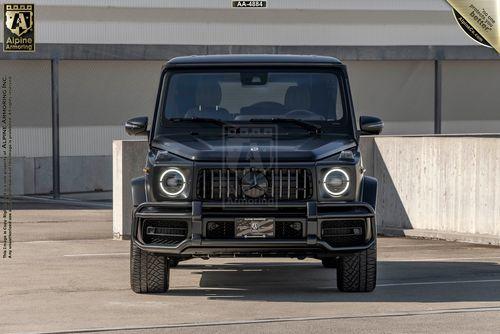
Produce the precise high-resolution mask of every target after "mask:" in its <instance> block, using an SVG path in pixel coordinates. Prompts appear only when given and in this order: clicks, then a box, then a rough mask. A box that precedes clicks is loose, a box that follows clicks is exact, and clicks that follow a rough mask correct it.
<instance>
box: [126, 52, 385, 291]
mask: <svg viewBox="0 0 500 334" xmlns="http://www.w3.org/2000/svg"><path fill="white" fill-rule="evenodd" d="M147 123H148V118H147V117H137V118H134V119H131V120H129V121H128V122H127V124H126V130H127V132H128V133H129V134H133V135H147V136H148V138H149V153H148V155H147V159H146V166H145V168H144V175H143V176H141V177H138V178H135V179H133V180H132V195H133V196H132V197H133V203H134V213H133V222H132V230H131V257H130V278H131V286H132V290H133V291H135V292H138V293H146V292H165V291H167V290H168V287H169V269H170V268H171V267H174V266H176V265H177V264H178V263H179V261H183V260H187V259H190V258H193V257H201V258H204V259H208V258H210V257H215V256H230V257H234V256H256V257H261V256H280V257H294V258H298V259H304V258H306V257H313V258H316V259H319V260H321V261H322V263H323V265H324V266H325V267H326V268H337V286H338V288H339V290H341V291H372V290H373V289H374V288H375V284H376V267H377V252H376V225H375V201H376V192H377V180H376V179H374V178H372V177H369V176H366V175H364V172H365V170H364V168H363V165H362V161H361V156H360V152H359V150H358V144H359V135H360V134H363V133H365V134H378V133H380V131H381V130H382V127H383V123H382V121H381V120H380V119H378V118H376V117H367V116H364V117H360V122H359V123H360V125H359V126H360V130H357V128H356V120H355V116H354V110H353V103H352V98H351V93H350V89H349V81H348V78H347V72H346V66H345V65H343V64H342V63H341V62H340V61H339V60H338V59H335V58H332V57H321V56H294V55H222V56H190V57H178V58H174V59H172V60H170V61H169V62H168V63H167V64H166V65H165V66H164V67H163V70H162V74H161V79H160V85H159V88H158V95H157V99H156V107H155V114H154V118H153V121H152V126H151V130H150V131H148V130H147Z"/></svg>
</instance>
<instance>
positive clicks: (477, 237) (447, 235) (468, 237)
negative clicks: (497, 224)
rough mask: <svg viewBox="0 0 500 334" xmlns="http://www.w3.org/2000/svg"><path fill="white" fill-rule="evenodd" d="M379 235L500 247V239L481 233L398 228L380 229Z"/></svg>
mask: <svg viewBox="0 0 500 334" xmlns="http://www.w3.org/2000/svg"><path fill="white" fill-rule="evenodd" d="M379 234H381V235H384V236H391V237H396V236H398V237H399V236H404V237H407V238H415V239H418V238H423V239H437V240H446V241H455V242H465V243H471V244H481V245H492V246H500V237H497V236H492V235H487V234H479V233H458V232H446V231H436V230H425V229H397V228H382V229H379Z"/></svg>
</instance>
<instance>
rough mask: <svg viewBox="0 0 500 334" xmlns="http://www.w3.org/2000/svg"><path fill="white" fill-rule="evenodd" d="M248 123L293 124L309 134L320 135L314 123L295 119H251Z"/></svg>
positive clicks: (318, 128) (319, 130)
mask: <svg viewBox="0 0 500 334" xmlns="http://www.w3.org/2000/svg"><path fill="white" fill-rule="evenodd" d="M250 122H256V123H293V124H296V125H298V126H300V127H302V128H304V129H306V130H309V132H312V133H316V134H319V133H321V126H319V125H317V124H314V123H309V122H306V121H302V120H300V119H295V118H279V117H273V118H251V119H250Z"/></svg>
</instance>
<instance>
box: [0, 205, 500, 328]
mask: <svg viewBox="0 0 500 334" xmlns="http://www.w3.org/2000/svg"><path fill="white" fill-rule="evenodd" d="M37 213H38V214H37ZM14 214H15V217H17V218H15V222H14V229H13V235H14V240H15V242H14V244H13V254H14V258H13V259H8V260H7V259H0V333H61V332H64V333H75V332H78V333H82V332H84V333H86V332H90V333H94V332H96V333H98V332H106V333H141V334H142V333H234V332H238V333H239V334H243V333H306V332H310V333H319V332H340V333H344V332H345V333H361V332H366V333H382V332H383V333H388V332H389V333H391V332H392V333H402V332H405V333H436V332H439V333H456V332H467V333H498V331H499V328H500V248H495V247H487V246H478V245H471V244H461V243H452V242H444V241H436V240H415V239H402V238H380V239H379V263H378V265H379V267H378V268H379V272H378V286H377V288H376V290H375V291H374V292H373V293H358V294H351V293H341V292H339V291H338V290H337V289H336V287H335V286H336V283H335V269H324V268H323V267H322V266H321V263H320V262H319V261H317V260H313V259H307V260H302V261H301V260H296V259H267V258H226V259H210V260H202V259H196V260H190V261H186V262H182V263H180V264H179V266H178V267H177V268H175V269H172V271H171V291H169V292H168V293H166V294H159V295H138V294H134V293H133V292H132V291H131V290H130V288H129V255H128V250H129V242H128V241H116V240H111V224H112V223H111V212H110V210H104V209H102V210H97V209H94V210H90V209H84V208H72V209H71V210H64V211H62V210H60V208H59V209H54V210H50V208H49V209H46V210H44V211H43V212H42V211H41V210H39V209H37V210H34V211H30V210H24V209H23V210H19V211H18V212H17V213H16V212H14ZM65 217H66V218H65ZM36 218H38V219H36ZM23 224H24V226H23ZM37 224H38V225H37ZM44 226H45V227H44ZM35 227H36V228H35ZM33 231H34V232H33ZM39 234H42V235H43V237H40V236H39ZM51 235H54V236H56V237H51ZM64 235H66V236H68V238H69V239H67V238H66V237H64ZM79 235H80V236H81V237H78V236H79Z"/></svg>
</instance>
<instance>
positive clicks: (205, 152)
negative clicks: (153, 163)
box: [152, 134, 356, 162]
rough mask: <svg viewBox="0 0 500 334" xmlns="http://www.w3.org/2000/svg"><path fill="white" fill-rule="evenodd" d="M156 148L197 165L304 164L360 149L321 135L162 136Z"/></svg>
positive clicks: (155, 141) (155, 142) (346, 140)
mask: <svg viewBox="0 0 500 334" xmlns="http://www.w3.org/2000/svg"><path fill="white" fill-rule="evenodd" d="M152 144H153V146H155V147H157V148H159V149H162V150H165V151H168V152H170V153H172V154H175V155H177V156H181V157H183V158H186V159H189V160H193V161H226V162H238V161H239V162H246V161H256V162H258V161H262V162H269V161H302V162H310V161H317V160H320V159H324V158H327V157H329V156H331V155H334V154H337V153H340V152H341V151H343V150H347V149H350V148H352V147H355V146H356V141H355V140H354V139H353V138H346V137H341V136H334V135H321V136H310V137H294V138H286V137H279V138H258V137H240V136H235V137H229V136H226V137H221V136H214V137H200V136H194V135H188V134H185V135H176V136H175V137H174V136H168V135H162V136H159V137H156V138H155V139H153V142H152Z"/></svg>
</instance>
